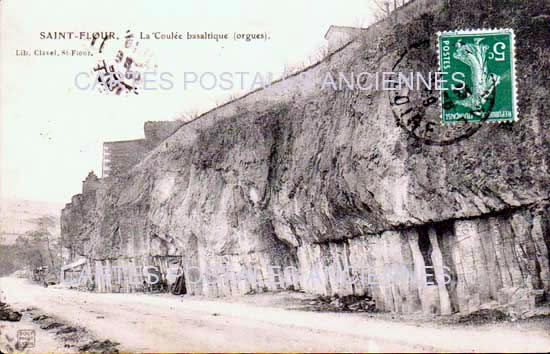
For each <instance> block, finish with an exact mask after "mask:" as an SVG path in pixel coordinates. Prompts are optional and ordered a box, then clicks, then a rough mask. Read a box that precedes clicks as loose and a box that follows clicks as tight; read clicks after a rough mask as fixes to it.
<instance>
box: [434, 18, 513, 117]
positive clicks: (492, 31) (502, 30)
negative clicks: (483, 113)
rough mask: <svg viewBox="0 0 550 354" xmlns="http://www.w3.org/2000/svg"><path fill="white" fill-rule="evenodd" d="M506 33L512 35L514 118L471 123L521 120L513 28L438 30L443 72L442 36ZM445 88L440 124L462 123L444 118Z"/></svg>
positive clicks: (439, 53) (439, 57)
mask: <svg viewBox="0 0 550 354" xmlns="http://www.w3.org/2000/svg"><path fill="white" fill-rule="evenodd" d="M503 34H504V35H506V34H508V35H509V36H510V47H511V48H510V62H511V70H510V71H511V76H512V77H511V85H512V88H511V89H512V115H513V119H482V120H480V121H472V122H471V123H483V122H489V123H510V122H517V121H518V120H519V111H518V85H517V76H516V38H515V33H514V30H513V29H510V28H491V29H460V30H451V31H438V32H437V33H436V35H437V41H436V42H437V43H436V46H437V54H438V60H437V65H438V71H439V72H442V67H441V61H442V57H441V47H440V41H441V37H442V36H475V35H495V36H497V35H503ZM443 92H444V91H443V90H441V91H440V95H439V109H440V112H441V114H440V124H441V125H446V124H451V125H452V124H460V123H463V122H464V121H461V120H457V121H445V120H444V107H443Z"/></svg>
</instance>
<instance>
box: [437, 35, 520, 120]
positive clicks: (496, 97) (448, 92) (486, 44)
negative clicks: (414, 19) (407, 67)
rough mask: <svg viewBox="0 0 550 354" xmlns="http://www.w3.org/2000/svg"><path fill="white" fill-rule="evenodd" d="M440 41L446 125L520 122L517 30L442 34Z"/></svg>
mask: <svg viewBox="0 0 550 354" xmlns="http://www.w3.org/2000/svg"><path fill="white" fill-rule="evenodd" d="M437 45H438V63H439V68H440V72H441V73H442V90H441V91H440V102H441V122H442V123H443V124H447V123H470V122H483V121H488V122H513V121H517V120H518V112H517V91H516V87H517V86H516V73H515V58H514V54H515V48H514V32H513V30H511V29H492V30H485V29H484V30H460V31H448V32H439V33H438V34H437ZM457 83H458V84H457Z"/></svg>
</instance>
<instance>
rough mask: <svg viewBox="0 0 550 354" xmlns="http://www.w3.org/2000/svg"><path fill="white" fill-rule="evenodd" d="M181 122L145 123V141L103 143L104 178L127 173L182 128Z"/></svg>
mask: <svg viewBox="0 0 550 354" xmlns="http://www.w3.org/2000/svg"><path fill="white" fill-rule="evenodd" d="M181 124H182V122H180V121H163V122H145V124H144V126H143V130H144V134H145V139H135V140H122V141H110V142H105V143H103V167H102V168H103V171H102V172H103V174H102V176H103V177H109V176H119V175H123V174H125V173H127V172H128V171H129V170H130V169H131V168H132V167H134V166H135V165H137V164H138V163H139V162H140V161H142V160H143V159H144V158H145V156H146V155H147V154H148V153H149V152H150V151H151V150H153V149H154V148H155V147H156V146H157V145H159V144H160V143H161V142H162V141H163V140H164V139H166V138H167V137H168V136H170V135H171V134H172V133H173V132H174V131H175V130H176V129H177V128H179V127H180V126H181Z"/></svg>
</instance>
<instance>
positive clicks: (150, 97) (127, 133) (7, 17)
mask: <svg viewBox="0 0 550 354" xmlns="http://www.w3.org/2000/svg"><path fill="white" fill-rule="evenodd" d="M371 13H372V7H371V6H370V5H369V0H341V1H334V0H316V1H309V0H301V1H300V0H277V1H271V2H267V1H258V0H237V1H225V0H219V1H209V0H201V1H188V0H173V1H172V0H171V1H162V2H160V1H140V0H132V1H126V0H117V1H116V2H115V1H110V0H94V1H93V2H91V1H83V0H80V1H76V0H49V1H43V0H0V21H1V22H0V90H1V91H0V199H24V200H35V201H47V202H56V203H57V202H59V203H65V202H69V201H70V198H71V196H72V195H74V194H77V193H80V191H81V183H82V180H83V179H84V178H85V177H86V175H87V174H88V172H89V171H91V170H94V171H95V172H96V174H98V176H100V175H101V159H102V143H103V142H104V141H116V140H129V139H139V138H142V137H143V123H144V122H146V121H159V120H173V119H176V118H179V117H181V116H185V115H187V116H188V115H189V114H191V115H193V114H196V113H201V112H204V111H206V110H208V109H210V108H213V107H215V106H216V105H218V104H219V103H220V102H223V101H224V100H227V99H228V98H229V97H230V96H236V95H240V94H242V93H244V92H246V91H248V90H249V89H250V87H251V85H252V81H251V78H252V76H253V75H255V73H260V75H261V77H262V79H263V80H264V81H267V80H268V77H269V75H272V76H273V77H274V78H277V77H278V76H280V75H281V73H282V72H283V71H284V70H285V68H286V67H292V66H296V65H297V64H299V63H302V62H304V61H306V62H307V61H308V60H310V58H311V57H312V56H314V55H315V54H316V53H317V52H318V50H319V49H318V48H320V47H321V46H323V45H325V44H326V43H325V40H324V34H325V32H326V31H327V29H328V28H329V26H330V25H343V26H366V25H368V23H371V22H373V19H372V18H373V17H372V14H371ZM127 30H130V31H131V32H132V33H133V34H134V35H135V36H136V37H135V38H136V41H134V42H133V46H132V47H131V48H130V49H128V50H127V51H129V50H132V48H137V51H136V53H135V54H134V55H133V56H134V57H135V58H136V62H140V63H142V64H144V63H147V65H146V66H143V68H148V70H149V69H150V70H151V71H152V70H156V74H154V75H153V76H149V79H153V80H154V78H157V81H154V82H152V83H151V84H147V85H148V90H142V91H140V92H139V94H138V95H135V94H126V95H125V94H122V95H119V96H117V95H114V94H112V93H110V94H107V93H105V92H99V90H98V89H97V88H95V89H91V88H90V87H88V88H87V89H85V88H86V86H89V84H90V83H91V82H92V81H93V80H92V79H93V77H92V79H88V76H85V75H90V77H91V73H92V69H93V68H94V67H95V66H96V65H97V62H98V60H100V59H105V58H107V60H111V61H113V59H114V56H116V53H117V50H118V49H121V48H122V49H124V38H123V37H124V35H125V34H126V31H127ZM97 31H105V32H114V33H115V34H116V37H117V38H118V40H117V39H113V40H110V41H106V44H105V48H104V50H103V51H102V53H98V48H97V44H98V43H99V42H98V43H96V46H95V47H91V46H90V44H91V43H90V42H91V41H90V40H85V39H41V38H40V33H41V32H45V33H46V34H47V33H48V32H73V33H80V32H97ZM153 32H161V33H170V32H178V33H180V34H182V35H183V36H184V38H186V34H187V32H190V33H203V32H213V33H228V34H229V36H230V39H229V40H225V41H214V40H187V39H184V40H169V39H166V40H154V39H151V40H145V39H142V40H139V39H138V38H137V37H138V36H139V34H140V33H153ZM234 33H265V34H267V36H268V38H269V39H268V40H252V41H248V42H247V41H243V40H234V39H233V34H234ZM138 42H139V43H138ZM54 49H55V50H57V51H58V53H61V51H63V50H66V51H68V52H71V51H72V50H78V51H87V50H90V52H91V53H93V54H94V55H93V56H65V55H59V56H41V55H34V54H35V53H34V52H35V51H36V50H42V51H52V50H54ZM22 50H26V51H27V52H29V53H31V55H30V56H20V55H19V56H18V55H17V54H18V53H21V51H22ZM153 68H154V69H153ZM162 72H165V73H169V75H171V76H165V78H169V80H170V81H171V82H172V84H173V85H172V87H171V88H170V89H161V87H160V85H161V84H162V83H161V82H160V81H158V78H159V76H155V75H159V74H160V73H162ZM191 72H195V73H197V75H198V76H200V75H201V74H202V73H205V72H211V73H215V74H216V75H218V76H217V78H218V79H219V74H220V73H222V72H229V73H232V75H233V78H238V77H239V76H238V75H236V74H234V73H237V72H247V73H252V74H250V75H251V76H247V78H248V77H250V80H245V83H244V85H242V87H241V84H240V81H239V80H237V79H235V81H234V82H233V85H234V88H233V89H232V90H222V89H219V88H218V89H206V88H203V87H200V85H198V84H188V85H184V80H185V78H187V79H189V78H190V77H191V76H187V77H186V76H185V75H191V74H189V73H191ZM80 73H86V74H80ZM186 73H187V74H186ZM79 74H80V76H79ZM247 75H248V74H247ZM204 82H205V86H211V83H213V81H207V80H206V76H205V81H204ZM218 83H219V82H218ZM163 87H164V88H167V87H168V85H167V83H166V82H165V83H164V86H163ZM256 87H257V86H256ZM83 88H84V89H83ZM155 88H156V90H155ZM241 88H242V89H241Z"/></svg>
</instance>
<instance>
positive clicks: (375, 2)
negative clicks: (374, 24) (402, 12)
mask: <svg viewBox="0 0 550 354" xmlns="http://www.w3.org/2000/svg"><path fill="white" fill-rule="evenodd" d="M410 1H414V0H370V3H371V9H372V10H373V11H374V17H375V18H376V19H377V20H381V19H383V18H386V17H390V15H391V14H392V12H393V11H395V10H396V9H397V8H399V7H401V6H404V5H405V4H406V3H408V2H410Z"/></svg>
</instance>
